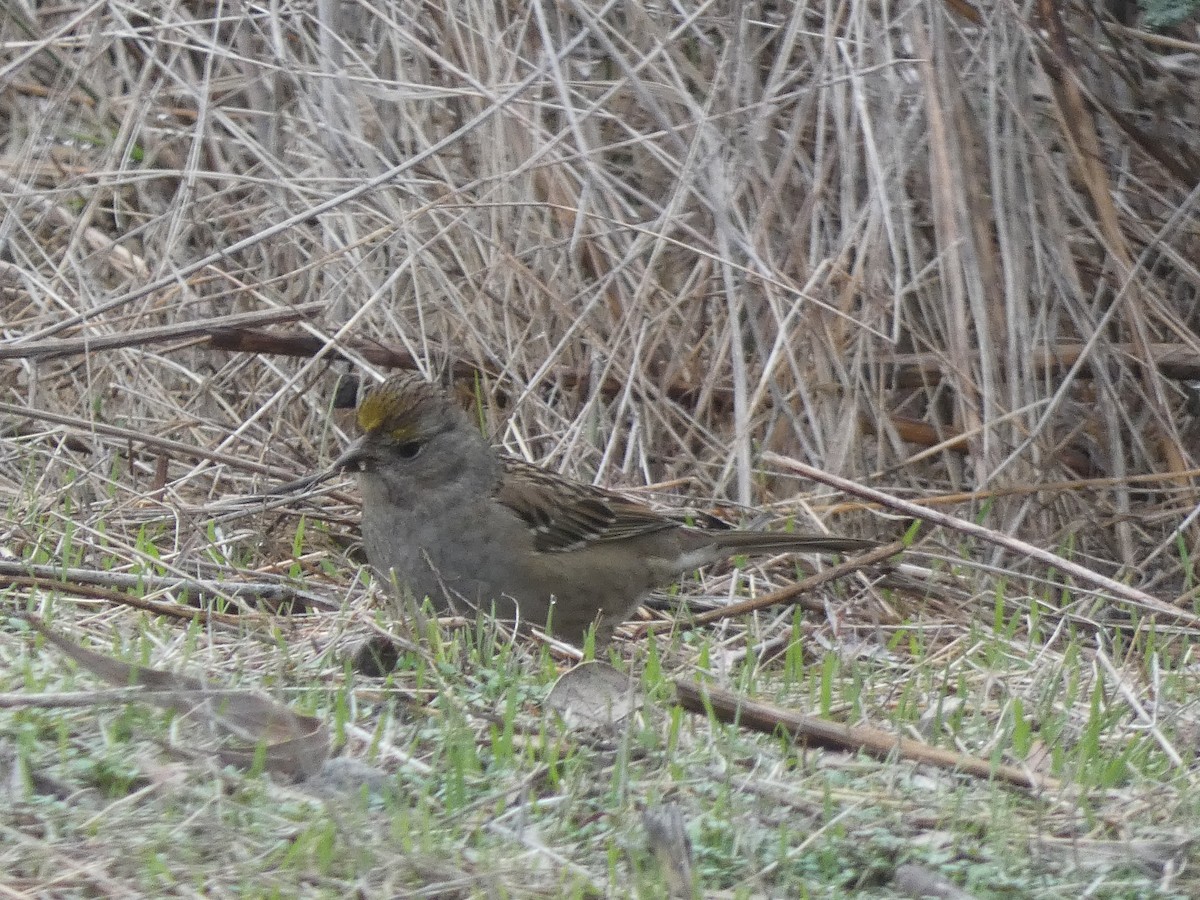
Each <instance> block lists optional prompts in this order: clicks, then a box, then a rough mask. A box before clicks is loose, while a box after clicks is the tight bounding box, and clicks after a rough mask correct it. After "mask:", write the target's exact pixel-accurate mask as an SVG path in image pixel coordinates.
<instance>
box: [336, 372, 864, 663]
mask: <svg viewBox="0 0 1200 900" xmlns="http://www.w3.org/2000/svg"><path fill="white" fill-rule="evenodd" d="M356 419H357V424H358V428H359V431H360V432H361V434H360V436H359V437H358V439H357V440H356V441H354V442H353V443H352V444H351V445H350V446H349V447H348V448H347V449H346V450H345V452H344V453H342V454H341V456H340V457H338V459H336V460H335V461H334V463H333V464H332V466H331V471H333V472H344V471H351V472H354V473H356V474H357V478H358V483H359V489H360V492H361V495H362V542H363V548H364V550H365V552H366V556H367V561H368V563H369V564H370V567H371V568H372V570H373V571H374V574H375V576H376V577H377V578H378V579H379V580H380V581H381V582H382V583H383V584H384V585H385V587H386V589H388V590H389V591H390V592H391V593H393V594H395V593H397V592H400V593H401V594H403V595H406V593H407V592H410V593H411V596H412V597H413V598H414V599H415V600H417V601H418V602H419V601H421V600H423V599H424V598H426V597H428V598H429V600H430V601H431V603H432V604H433V606H434V608H435V609H437V610H438V611H439V612H442V613H453V614H460V615H467V614H470V613H472V612H474V611H480V610H482V611H483V612H486V613H491V614H493V615H495V616H496V617H497V618H500V619H504V620H510V621H516V622H517V623H518V624H519V625H522V626H528V625H533V626H537V627H539V628H543V629H546V630H547V631H548V632H549V633H553V634H554V635H555V636H556V637H560V638H562V639H564V640H567V641H569V642H572V643H575V644H578V645H580V646H582V645H583V641H584V639H585V636H586V634H587V632H588V630H589V629H590V628H592V627H593V626H594V627H595V629H596V630H595V640H596V644H597V646H601V645H603V644H604V643H606V642H607V641H608V640H609V639H610V638H611V636H612V633H613V630H614V629H615V628H616V627H617V626H618V625H619V624H621V623H622V622H624V621H627V620H628V618H629V616H630V615H631V614H632V613H633V612H634V611H635V610H636V609H637V607H638V606H639V605H640V603H641V602H642V600H643V599H644V598H645V597H646V596H647V595H648V594H649V593H650V592H651V591H652V590H653V589H654V588H657V587H661V586H664V585H667V584H670V583H671V582H674V581H677V580H678V579H679V577H680V576H681V575H683V574H685V573H687V572H690V571H693V570H695V569H697V568H699V567H701V566H704V565H708V564H711V563H713V562H716V561H718V560H722V559H727V558H729V557H731V556H735V555H742V554H756V553H757V554H776V553H790V552H822V553H841V552H850V551H856V550H863V549H867V548H871V547H875V546H878V544H877V542H875V541H870V540H861V539H857V538H844V537H830V536H825V535H816V534H795V533H785V532H768V531H759V530H750V529H737V528H733V527H731V526H728V525H725V524H724V523H721V525H723V526H724V527H722V528H713V527H711V524H712V523H709V524H708V527H696V526H695V525H692V524H688V521H689V517H688V516H687V515H685V514H684V513H682V512H678V513H661V512H657V511H655V510H654V509H652V508H651V507H649V506H647V505H645V504H643V503H639V502H637V501H634V500H631V499H629V498H627V497H624V496H622V495H621V494H618V493H616V492H614V491H611V490H607V489H605V488H602V487H597V486H594V485H591V484H585V483H581V482H577V481H572V480H570V479H568V478H565V477H563V476H561V475H558V474H556V473H554V472H552V471H550V470H548V469H545V468H542V467H540V466H536V465H533V464H531V463H528V462H525V461H523V460H519V459H516V458H514V457H511V456H508V455H505V454H503V453H501V452H499V451H497V450H496V449H495V448H494V447H493V446H492V445H491V444H490V443H489V442H488V440H487V439H486V438H485V437H484V435H483V434H482V432H481V431H480V429H479V428H478V427H476V426H475V425H474V424H473V423H472V421H471V419H470V417H469V416H468V415H467V413H466V412H465V411H464V410H463V409H462V408H461V407H460V406H459V405H458V404H457V403H455V402H454V401H453V400H452V399H451V397H450V396H449V394H448V393H447V392H446V391H444V390H443V389H442V388H440V387H439V386H437V385H435V384H434V383H432V382H430V381H428V380H426V379H425V378H424V377H422V376H421V375H419V374H418V373H415V372H401V373H398V374H395V375H392V376H390V377H389V378H387V379H386V380H385V381H383V382H381V383H379V384H376V385H375V386H373V387H370V388H367V389H366V390H365V391H364V392H363V394H362V396H361V398H360V400H359V403H358V406H357V410H356ZM717 521H719V520H717Z"/></svg>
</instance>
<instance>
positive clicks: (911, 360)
mask: <svg viewBox="0 0 1200 900" xmlns="http://www.w3.org/2000/svg"><path fill="white" fill-rule="evenodd" d="M1109 349H1110V350H1111V351H1112V352H1115V353H1121V354H1125V355H1127V356H1128V357H1129V358H1130V360H1131V361H1132V362H1133V363H1135V364H1136V362H1137V361H1138V359H1140V357H1139V356H1138V354H1137V350H1136V348H1134V346H1133V345H1132V344H1113V345H1110V347H1109ZM1145 349H1146V350H1147V352H1148V356H1149V359H1150V360H1151V362H1152V363H1153V364H1154V366H1155V368H1156V369H1157V370H1158V372H1159V374H1161V375H1162V376H1163V377H1165V378H1173V379H1178V380H1180V381H1184V380H1188V379H1193V378H1200V352H1198V351H1197V350H1196V349H1195V348H1193V347H1191V346H1189V345H1187V344H1165V343H1158V344H1148V345H1147V346H1146V348H1145ZM1083 350H1084V345H1083V344H1056V345H1055V346H1053V347H1035V348H1034V349H1033V350H1032V351H1031V352H1030V354H1029V359H1030V367H1031V368H1034V369H1038V370H1041V371H1044V372H1045V373H1046V374H1047V375H1049V376H1057V375H1062V374H1063V373H1064V372H1066V371H1067V370H1068V369H1070V368H1071V367H1072V366H1073V365H1075V363H1077V362H1078V361H1079V358H1080V356H1081V355H1082V354H1083ZM947 365H948V362H947V360H946V359H945V357H944V356H943V355H942V354H937V353H896V354H892V355H891V356H882V357H880V358H879V359H878V360H875V361H874V362H872V363H871V365H870V367H869V368H868V369H867V370H865V372H866V375H867V376H868V377H870V376H871V375H872V373H874V372H879V371H882V372H885V373H887V374H885V384H886V386H887V387H890V388H913V387H921V386H922V385H933V384H937V383H938V382H939V381H941V380H942V378H943V376H944V370H945V369H946V368H947ZM889 367H891V368H892V371H891V372H890V373H888V372H887V370H888V368H889ZM1094 372H1095V367H1094V363H1092V362H1090V361H1085V362H1084V363H1083V364H1082V365H1081V366H1080V368H1079V372H1078V375H1079V377H1080V378H1091V377H1092V376H1093V374H1094Z"/></svg>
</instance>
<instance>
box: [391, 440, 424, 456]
mask: <svg viewBox="0 0 1200 900" xmlns="http://www.w3.org/2000/svg"><path fill="white" fill-rule="evenodd" d="M423 446H424V444H422V443H421V442H420V441H405V442H404V443H403V444H398V445H397V446H396V455H397V456H398V457H400V458H401V459H416V458H417V455H418V454H419V453H420V452H421V448H422V447H423Z"/></svg>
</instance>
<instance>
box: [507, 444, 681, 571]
mask: <svg viewBox="0 0 1200 900" xmlns="http://www.w3.org/2000/svg"><path fill="white" fill-rule="evenodd" d="M503 463H504V477H503V478H502V479H501V481H500V484H499V485H498V486H497V488H496V499H497V500H499V501H500V502H501V503H503V504H504V505H505V506H507V507H508V508H509V509H511V510H512V511H513V512H515V513H516V514H517V515H518V516H519V517H520V518H521V519H522V521H524V522H525V523H526V524H528V525H529V528H530V530H531V531H533V533H534V543H535V546H536V547H537V549H539V550H542V551H545V552H547V553H562V552H566V551H569V550H576V549H578V548H580V547H582V546H584V545H586V544H589V543H594V542H605V541H620V540H624V539H625V538H630V537H635V536H636V535H639V534H648V533H650V532H653V531H661V530H662V529H664V528H675V527H677V526H678V525H679V524H680V523H679V522H676V521H675V520H673V519H669V518H666V517H665V516H660V515H659V514H658V513H656V512H654V510H652V509H650V508H649V507H648V506H643V505H642V504H640V503H635V502H634V501H632V500H627V499H625V498H624V497H622V496H620V495H619V494H615V493H613V492H612V491H606V490H604V489H603V488H598V487H594V486H592V485H588V484H579V483H578V482H574V481H568V480H567V479H565V478H560V477H558V476H557V475H554V474H553V473H551V472H547V471H546V470H545V469H540V468H538V467H537V466H534V465H530V464H529V463H526V462H522V461H521V460H518V459H511V458H507V457H506V458H504V459H503Z"/></svg>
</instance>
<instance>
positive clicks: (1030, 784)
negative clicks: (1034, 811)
mask: <svg viewBox="0 0 1200 900" xmlns="http://www.w3.org/2000/svg"><path fill="white" fill-rule="evenodd" d="M673 684H674V685H675V697H676V699H677V700H678V701H679V705H680V706H682V707H683V708H684V709H686V710H687V711H688V712H693V713H697V714H699V715H707V714H708V713H709V712H711V713H712V714H713V715H714V716H716V718H717V720H718V721H721V722H725V723H728V724H731V725H738V726H741V727H744V728H750V729H752V730H754V731H761V732H762V733H764V734H774V733H775V732H776V731H779V730H783V731H784V732H786V733H787V734H788V735H790V736H791V738H792V739H793V740H794V741H796V743H798V744H799V745H801V746H802V747H819V748H821V749H823V750H841V751H845V752H849V753H855V752H859V753H866V754H868V755H870V756H874V757H875V758H877V759H890V758H892V757H893V756H896V757H899V758H900V759H907V760H909V761H911V762H916V763H925V764H928V765H931V766H936V767H938V768H941V769H950V770H952V771H956V772H962V773H964V774H967V775H973V776H975V777H977V778H996V779H999V780H1000V781H1005V782H1008V783H1009V784H1012V785H1015V786H1016V787H1021V788H1027V789H1030V790H1036V791H1041V790H1047V789H1055V788H1057V787H1058V786H1059V783H1058V781H1057V780H1055V779H1053V778H1048V777H1044V776H1040V775H1037V774H1036V773H1034V772H1032V771H1030V770H1027V769H1023V768H1018V767H1017V766H1006V765H993V764H992V763H990V762H989V761H988V760H986V759H979V758H978V757H975V756H968V755H966V754H965V753H956V752H954V751H953V750H942V749H941V748H939V747H931V746H930V745H929V744H926V743H923V742H921V741H917V740H913V739H912V738H905V737H900V736H899V735H895V734H891V733H889V732H886V731H882V730H880V729H878V728H869V727H866V726H862V725H857V726H851V725H841V724H839V723H837V722H831V721H829V720H828V719H820V718H817V717H816V716H806V715H804V714H803V713H798V712H795V711H793V710H790V709H784V708H783V707H781V706H776V705H775V704H773V703H764V702H763V701H761V700H752V699H750V698H749V697H746V696H743V695H742V694H738V693H736V692H734V691H730V690H727V689H726V688H722V687H717V686H716V685H711V684H699V683H697V682H692V681H684V680H683V679H676V680H675V681H674V682H673Z"/></svg>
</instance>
